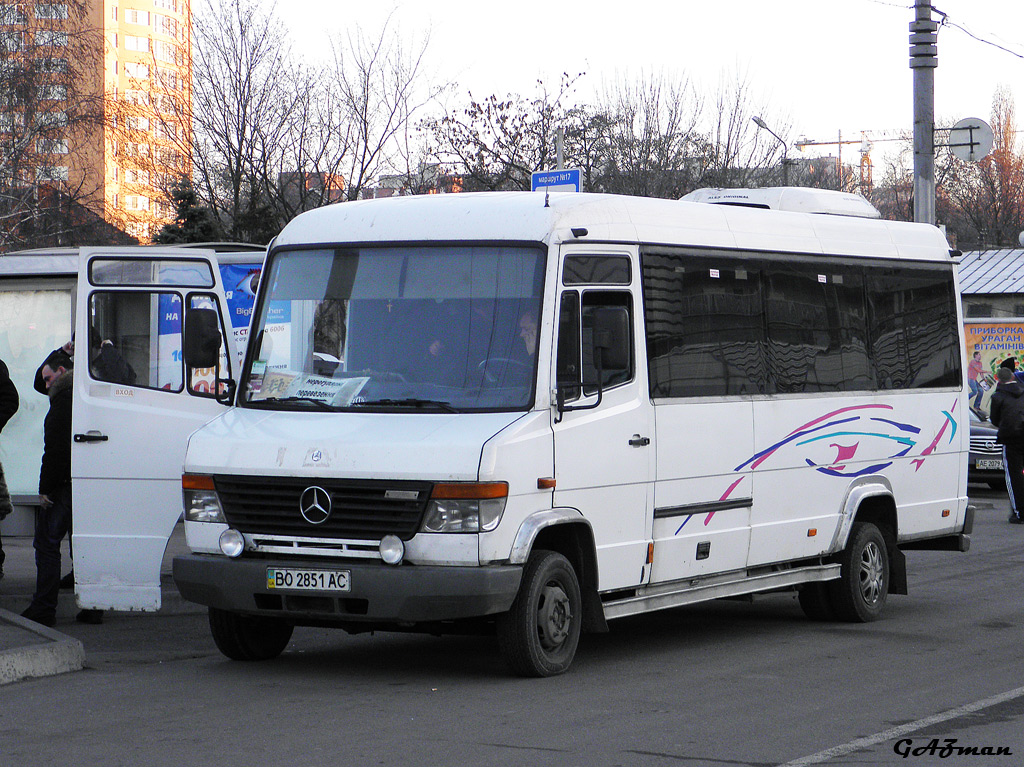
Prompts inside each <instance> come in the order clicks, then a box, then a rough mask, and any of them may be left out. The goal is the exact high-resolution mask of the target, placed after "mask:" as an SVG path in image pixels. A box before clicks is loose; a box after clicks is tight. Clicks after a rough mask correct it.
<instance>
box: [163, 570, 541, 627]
mask: <svg viewBox="0 0 1024 767" xmlns="http://www.w3.org/2000/svg"><path fill="white" fill-rule="evenodd" d="M273 567H277V568H282V567H292V568H294V567H310V564H309V563H308V562H301V563H300V562H296V561H295V560H282V559H244V558H242V559H228V558H227V557H223V556H219V555H210V554H188V555H183V556H178V557H175V558H174V567H173V574H174V582H175V584H176V585H177V587H178V591H179V592H180V593H181V595H182V596H183V597H184V598H185V599H187V600H189V601H190V602H197V603H199V604H202V605H206V606H208V607H216V608H219V609H221V610H228V611H231V612H239V613H247V614H250V615H265V616H273V617H278V618H284V619H286V620H289V621H291V622H293V623H296V624H303V623H309V624H323V623H338V624H351V623H372V624H406V625H408V624H418V623H433V622H436V621H448V620H457V619H460V618H474V617H479V616H484V615H493V614H496V613H501V612H505V611H507V610H508V609H509V607H511V605H512V600H514V599H515V596H516V593H517V592H518V591H519V581H520V580H521V578H522V574H523V568H522V566H520V565H503V566H493V567H440V566H432V567H422V566H414V565H399V566H397V567H395V566H390V565H385V564H383V563H379V562H372V563H366V562H351V563H345V564H339V563H331V564H330V565H327V564H324V563H317V564H316V565H315V567H316V568H317V569H334V570H347V571H348V572H349V574H350V584H351V591H348V592H344V593H326V592H314V591H291V590H287V589H268V588H267V569H268V568H273Z"/></svg>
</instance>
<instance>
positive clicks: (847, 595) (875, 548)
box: [829, 522, 889, 623]
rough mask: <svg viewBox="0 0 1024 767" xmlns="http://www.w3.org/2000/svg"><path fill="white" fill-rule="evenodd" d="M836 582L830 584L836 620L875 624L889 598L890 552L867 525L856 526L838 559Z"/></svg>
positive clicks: (859, 524)
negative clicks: (838, 568) (837, 578)
mask: <svg viewBox="0 0 1024 767" xmlns="http://www.w3.org/2000/svg"><path fill="white" fill-rule="evenodd" d="M839 563H840V565H841V568H840V573H841V575H840V576H839V580H836V581H830V582H829V597H830V598H831V601H832V606H833V609H834V610H835V613H836V617H837V618H839V619H840V620H844V621H849V622H851V623H867V622H868V621H874V620H878V618H879V617H881V615H882V608H883V607H885V599H886V597H887V596H888V594H889V550H888V547H887V546H886V543H885V538H884V537H883V536H882V532H881V531H880V530H879V529H878V528H877V527H876V526H875V525H873V524H871V523H870V522H855V523H854V525H853V529H852V530H851V531H850V540H849V541H847V544H846V548H845V549H843V553H842V554H841V555H840V557H839Z"/></svg>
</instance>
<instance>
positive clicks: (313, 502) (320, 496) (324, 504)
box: [299, 485, 331, 525]
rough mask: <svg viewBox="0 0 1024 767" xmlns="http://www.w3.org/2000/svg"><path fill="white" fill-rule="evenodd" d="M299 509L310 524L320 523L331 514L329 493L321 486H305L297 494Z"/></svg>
mask: <svg viewBox="0 0 1024 767" xmlns="http://www.w3.org/2000/svg"><path fill="white" fill-rule="evenodd" d="M299 511H300V512H301V513H302V518H303V519H305V520H306V521H307V522H309V524H311V525H321V524H323V523H324V522H326V521H327V518H328V517H329V516H331V494H330V493H328V492H327V491H326V490H324V489H323V488H322V487H317V486H316V485H313V486H312V487H307V488H306V489H305V490H303V491H302V495H300V496H299Z"/></svg>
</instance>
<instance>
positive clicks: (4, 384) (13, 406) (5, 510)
mask: <svg viewBox="0 0 1024 767" xmlns="http://www.w3.org/2000/svg"><path fill="white" fill-rule="evenodd" d="M19 404H20V403H19V401H18V390H17V388H16V387H15V386H14V381H12V380H11V373H10V371H9V370H8V369H7V364H6V363H5V362H4V361H3V360H0V431H3V429H4V427H5V426H6V425H7V422H8V421H10V420H11V418H13V417H14V414H15V413H17V412H18V405H19ZM12 511H14V507H13V506H12V505H11V494H10V492H9V491H8V490H7V478H6V477H5V476H4V467H3V465H2V464H0V520H3V519H5V518H6V517H7V515H8V514H10V513H11V512H12ZM5 559H6V555H5V554H4V541H3V537H0V581H2V580H3V579H4V560H5Z"/></svg>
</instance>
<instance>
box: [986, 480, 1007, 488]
mask: <svg viewBox="0 0 1024 767" xmlns="http://www.w3.org/2000/svg"><path fill="white" fill-rule="evenodd" d="M988 486H989V487H990V488H992V489H993V490H1005V489H1006V480H1005V479H990V480H989V481H988Z"/></svg>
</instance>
